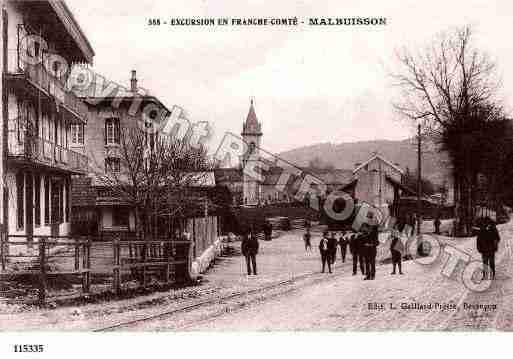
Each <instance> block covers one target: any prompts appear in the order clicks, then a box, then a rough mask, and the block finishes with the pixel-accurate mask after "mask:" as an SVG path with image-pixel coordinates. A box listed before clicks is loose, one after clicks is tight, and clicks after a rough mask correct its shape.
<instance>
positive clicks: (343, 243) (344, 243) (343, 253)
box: [338, 233, 349, 263]
mask: <svg viewBox="0 0 513 359" xmlns="http://www.w3.org/2000/svg"><path fill="white" fill-rule="evenodd" d="M348 242H349V241H348V239H347V233H342V235H341V236H340V238H339V239H338V245H339V246H340V257H341V258H342V263H345V262H346V253H347V245H348Z"/></svg>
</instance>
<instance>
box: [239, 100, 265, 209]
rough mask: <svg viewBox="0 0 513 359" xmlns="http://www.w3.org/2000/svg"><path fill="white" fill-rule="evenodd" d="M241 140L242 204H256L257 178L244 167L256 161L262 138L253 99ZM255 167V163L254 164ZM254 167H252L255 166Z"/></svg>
mask: <svg viewBox="0 0 513 359" xmlns="http://www.w3.org/2000/svg"><path fill="white" fill-rule="evenodd" d="M241 135H242V140H243V141H244V142H245V147H246V151H245V153H243V155H242V181H243V204H245V205H257V204H258V203H259V202H260V199H261V198H260V191H261V189H260V183H259V182H258V180H257V179H255V178H253V177H252V176H250V175H248V174H246V173H245V171H244V167H245V166H246V165H247V164H248V163H250V164H251V162H253V163H252V164H255V163H254V162H258V160H259V156H260V153H259V148H260V142H261V140H262V125H261V124H260V122H258V119H257V116H256V113H255V107H254V105H253V100H251V104H250V106H249V112H248V116H247V118H246V121H245V122H244V123H243V125H242V134H241ZM255 167H257V165H256V164H255ZM255 167H254V168H255Z"/></svg>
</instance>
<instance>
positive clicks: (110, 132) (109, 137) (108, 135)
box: [105, 118, 120, 145]
mask: <svg viewBox="0 0 513 359" xmlns="http://www.w3.org/2000/svg"><path fill="white" fill-rule="evenodd" d="M119 131H120V130H119V118H108V119H106V120H105V144H106V145H110V144H119Z"/></svg>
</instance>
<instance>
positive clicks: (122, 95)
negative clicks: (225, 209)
mask: <svg viewBox="0 0 513 359" xmlns="http://www.w3.org/2000/svg"><path fill="white" fill-rule="evenodd" d="M95 88H96V86H95V84H94V83H91V84H90V86H89V87H88V88H87V89H83V90H82V91H81V92H80V95H81V96H82V98H83V99H84V100H85V101H86V103H87V105H88V108H89V121H88V122H87V124H85V125H82V126H77V128H76V130H75V131H76V132H74V134H75V135H74V136H73V138H72V141H71V144H70V145H71V146H72V148H74V149H75V150H76V151H79V152H81V153H83V154H85V155H87V157H88V158H89V162H90V166H89V169H90V173H89V174H88V176H87V177H75V178H74V179H73V186H72V199H73V201H72V212H73V215H72V224H73V230H74V231H75V232H76V233H80V234H88V235H93V238H95V239H99V240H109V239H112V238H113V236H121V237H122V238H134V235H135V230H136V228H135V226H136V218H135V209H134V207H133V204H131V203H129V202H128V201H127V200H126V199H124V198H122V197H121V196H120V194H119V193H118V192H116V191H115V190H114V189H113V186H115V185H116V183H111V182H109V181H106V180H105V176H102V174H104V173H107V172H109V171H111V172H114V173H117V174H121V173H123V169H122V168H121V166H123V162H124V158H123V157H122V156H123V154H122V151H123V148H122V144H121V136H122V132H123V133H124V134H125V135H126V136H130V135H131V133H130V130H131V129H136V128H137V126H140V125H141V124H145V126H148V125H151V124H152V123H156V122H154V121H152V120H155V119H156V116H160V114H169V110H168V109H167V107H166V106H165V105H164V104H163V103H162V102H161V101H160V100H159V99H158V98H157V97H155V96H152V95H148V94H146V95H140V94H139V88H138V80H137V73H136V71H135V70H134V71H132V72H131V78H130V87H129V89H128V91H127V90H126V89H125V88H124V87H122V86H118V87H113V90H112V91H113V92H112V93H111V94H107V95H106V94H105V93H102V94H101V96H98V95H97V94H95V93H94V91H95ZM134 101H138V108H137V110H136V111H133V110H134V107H133V104H134ZM148 109H150V111H148ZM145 135H146V136H147V137H148V138H147V143H148V146H151V143H152V136H158V132H153V131H148V132H145ZM141 155H142V154H141ZM107 177H109V178H113V177H111V176H107ZM114 177H115V176H114ZM120 178H121V175H120ZM190 178H193V179H194V180H192V181H191V183H190V184H189V187H190V188H188V189H187V196H188V202H190V203H191V205H190V206H187V208H184V213H183V215H184V216H185V217H184V218H182V219H180V221H183V223H180V224H179V225H177V226H176V227H181V228H182V229H183V230H186V231H187V232H188V233H189V234H190V235H191V238H192V240H193V242H194V243H195V246H194V256H200V255H201V254H202V252H203V251H204V250H205V249H206V248H208V247H209V246H210V245H211V244H212V243H213V242H214V241H215V239H216V238H217V235H218V221H219V218H218V215H217V210H218V206H217V205H216V204H215V203H213V199H214V198H218V194H219V192H220V191H218V189H217V187H216V180H215V175H214V172H213V171H209V172H201V173H200V172H198V173H192V172H191V175H190ZM178 200H180V199H178ZM182 200H183V199H182ZM223 200H224V198H223ZM183 205H184V203H181V206H183ZM178 217H179V216H172V215H171V214H168V215H167V214H162V215H160V216H159V220H158V224H157V226H158V228H159V231H158V232H159V235H161V236H166V238H167V239H169V238H170V236H171V235H173V234H174V233H175V230H176V229H177V228H175V224H176V223H175V221H177V220H179V219H178ZM171 227H173V228H171Z"/></svg>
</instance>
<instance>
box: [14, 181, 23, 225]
mask: <svg viewBox="0 0 513 359" xmlns="http://www.w3.org/2000/svg"><path fill="white" fill-rule="evenodd" d="M16 205H17V216H18V221H17V227H18V229H23V227H24V225H25V218H24V216H25V211H24V209H25V208H24V206H25V175H24V173H23V172H18V174H17V175H16Z"/></svg>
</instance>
